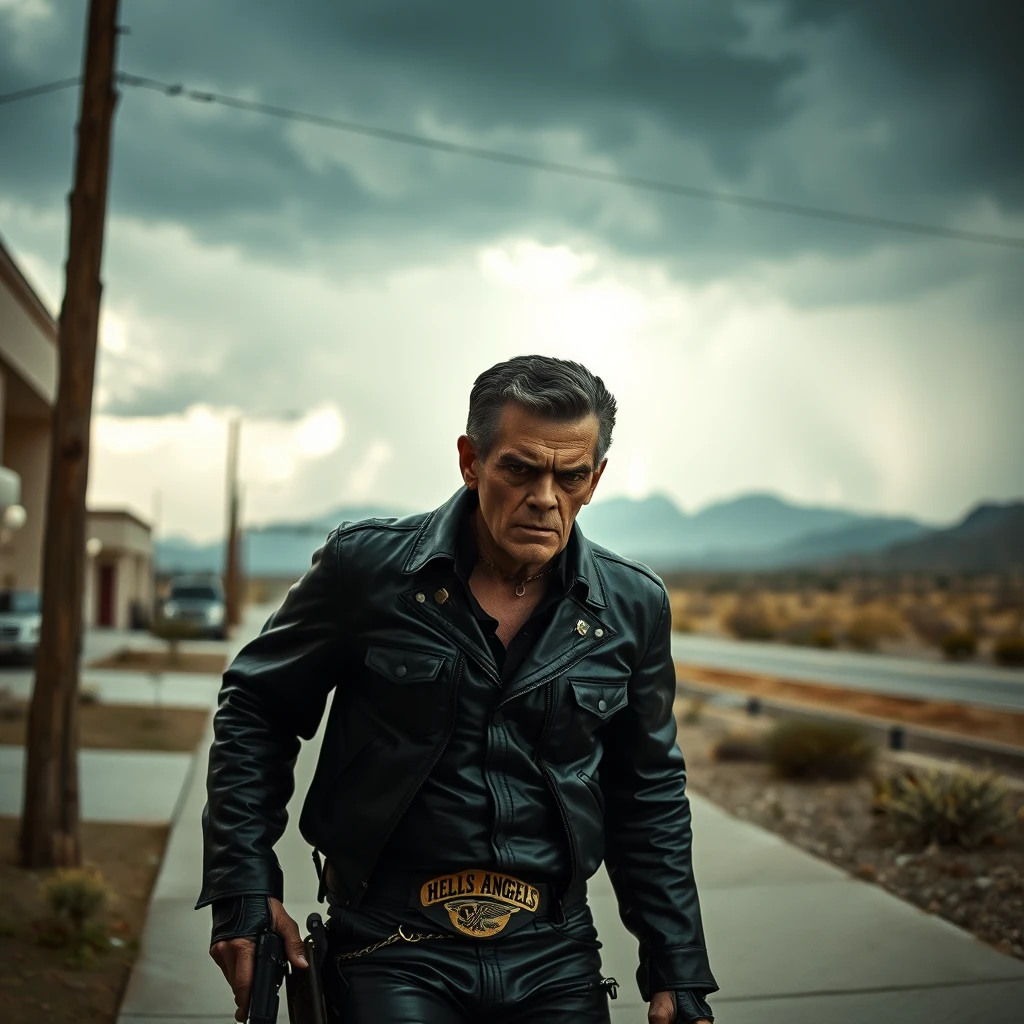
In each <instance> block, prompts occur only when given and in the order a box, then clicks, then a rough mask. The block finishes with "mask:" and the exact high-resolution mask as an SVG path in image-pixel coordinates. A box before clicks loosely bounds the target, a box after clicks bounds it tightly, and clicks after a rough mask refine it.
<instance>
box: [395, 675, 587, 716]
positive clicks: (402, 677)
mask: <svg viewBox="0 0 1024 1024" xmlns="http://www.w3.org/2000/svg"><path fill="white" fill-rule="evenodd" d="M408 672H409V670H408V669H407V668H406V667H405V666H404V665H399V666H398V668H396V669H395V675H396V676H398V678H399V679H404V678H405V677H406V675H407V674H408ZM601 703H602V704H603V703H604V701H602V702H601ZM602 710H603V709H602Z"/></svg>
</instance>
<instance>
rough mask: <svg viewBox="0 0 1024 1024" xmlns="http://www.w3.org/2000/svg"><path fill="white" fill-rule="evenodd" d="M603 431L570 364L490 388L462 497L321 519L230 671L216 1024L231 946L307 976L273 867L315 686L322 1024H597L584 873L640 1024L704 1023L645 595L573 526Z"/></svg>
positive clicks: (600, 997) (681, 783)
mask: <svg viewBox="0 0 1024 1024" xmlns="http://www.w3.org/2000/svg"><path fill="white" fill-rule="evenodd" d="M614 422H615V400H614V398H613V397H612V396H611V395H610V394H609V393H608V391H607V390H606V388H605V386H604V384H603V383H602V381H601V380H600V378H597V377H595V376H594V375H593V374H591V373H590V372H589V371H588V370H587V369H586V368H585V367H583V366H581V365H579V364H577V363H571V362H565V361H562V360H558V359H552V358H547V357H543V356H524V357H519V358H516V359H512V360H509V361H508V362H505V363H500V364H498V365H497V366H494V367H492V368H491V369H489V370H487V371H486V372H485V373H483V374H481V375H480V377H479V378H478V379H477V381H476V383H475V385H474V387H473V391H472V394H471V396H470V403H469V421H468V425H467V427H466V434H465V436H463V437H460V438H459V441H458V451H459V466H460V469H461V471H462V478H463V480H464V481H465V487H464V488H462V489H461V490H460V491H459V492H458V493H457V494H456V495H455V496H454V497H453V498H452V499H451V500H449V501H448V502H447V503H446V504H445V505H442V506H441V508H439V509H437V510H435V511H434V512H431V513H429V514H428V515H420V516H412V517H410V518H408V519H401V520H397V521H396V520H370V521H367V522H361V523H354V524H343V525H342V526H340V527H339V528H338V529H337V530H335V531H334V532H333V533H332V534H331V535H330V536H329V537H328V539H327V542H326V544H325V545H324V547H322V548H321V549H320V550H319V551H318V552H317V553H316V555H314V557H313V564H312V568H311V569H310V570H309V572H308V573H307V574H306V575H305V577H303V579H302V580H301V581H300V582H299V583H297V584H296V585H295V586H294V587H292V589H291V591H290V592H289V594H288V597H287V598H286V600H285V602H284V604H283V606H282V607H281V608H280V610H279V611H277V612H276V613H275V614H274V616H273V617H272V618H271V619H270V621H269V622H268V623H267V625H266V626H265V627H264V630H263V632H262V633H261V634H260V636H259V637H258V638H256V639H255V640H253V641H252V642H251V643H250V644H249V645H248V646H247V647H245V648H244V649H243V650H242V651H241V653H239V655H238V657H237V658H236V659H235V661H234V662H233V663H232V665H231V666H230V668H229V669H228V671H227V673H226V674H225V677H224V685H223V687H222V690H221V697H220V708H219V710H218V712H217V716H216V719H215V740H214V744H213V748H212V750H211V753H210V769H209V784H208V791H209V802H208V805H207V808H206V811H205V813H204V817H203V826H204V836H205V865H204V868H205V870H204V883H203V891H202V895H201V897H200V900H199V903H198V906H200V907H201V906H206V905H207V904H212V905H213V921H214V927H213V944H212V946H211V951H210V952H211V955H212V956H213V958H214V960H216V962H217V963H218V964H219V965H220V967H221V969H222V970H223V972H224V974H225V977H226V978H227V980H228V982H229V984H230V985H231V986H232V989H233V990H234V994H235V1002H236V1005H237V1006H238V1012H237V1013H236V1019H237V1020H240V1021H241V1020H244V1019H245V1014H246V1010H247V1006H248V1001H249V989H250V985H251V976H252V960H253V948H254V944H253V939H252V937H253V936H255V935H257V934H259V933H260V932H261V931H262V930H264V929H267V928H272V929H273V930H274V931H276V932H277V933H278V934H280V935H281V936H282V937H283V938H284V940H285V943H286V946H287V948H288V951H289V952H288V956H289V959H290V961H291V963H292V965H293V967H294V968H295V969H297V970H302V969H305V968H306V964H305V961H304V959H303V958H302V945H301V942H300V938H299V932H298V928H297V926H296V924H295V922H294V921H293V920H292V919H291V918H290V917H289V916H288V914H287V913H286V912H285V909H284V907H283V906H282V903H281V900H282V899H283V884H282V876H281V870H280V867H279V866H278V863H277V859H276V857H275V855H274V853H273V847H274V843H275V842H276V841H277V839H278V838H279V837H280V836H281V833H282V831H283V830H284V827H285V819H286V815H285V805H286V803H287V801H288V798H289V796H290V795H291V793H292V790H293V785H294V783H293V773H292V768H293V764H294V761H295V757H296V755H297V752H298V750H299V737H303V738H305V739H310V738H311V737H312V736H313V735H314V734H315V733H316V731H317V728H318V726H319V723H320V720H321V717H322V715H323V712H324V709H325V706H326V701H327V696H328V694H329V693H330V692H331V691H332V690H334V691H335V692H334V699H333V702H332V705H331V710H330V713H329V719H328V723H327V727H326V732H325V734H324V740H323V745H322V747H321V750H320V757H319V762H318V765H317V769H316V774H315V776H314V779H313V782H312V785H311V786H310V789H309V792H308V793H307V795H306V799H305V803H304V806H303V810H302V815H301V818H300V821H299V827H300V830H301V832H302V834H303V836H304V837H305V838H306V839H307V840H308V841H309V843H310V844H311V845H312V846H313V847H314V848H315V852H314V857H315V858H316V859H317V860H318V864H319V857H320V856H321V855H322V857H323V868H322V872H321V879H320V895H321V897H323V896H326V898H327V901H328V908H329V909H328V913H329V921H328V932H329V935H330V946H331V956H330V957H329V959H328V963H327V967H326V969H325V986H326V988H327V991H328V1000H329V1002H330V1004H331V1010H332V1011H333V1012H335V1013H336V1014H338V1019H340V1020H341V1021H344V1022H346V1024H365V1022H371V1021H372V1022H374V1024H463V1022H469V1021H478V1020H482V1019H485V1018H486V1019H488V1020H490V1021H493V1022H494V1024H500V1022H502V1021H509V1022H512V1021H522V1022H527V1021H528V1022H532V1024H555V1022H559V1024H560V1022H568V1021H571V1022H574V1024H591V1022H593V1024H597V1022H607V1021H608V1020H609V1009H608V1002H607V995H608V994H609V991H608V990H609V987H610V982H607V981H602V979H601V976H600V957H599V955H598V952H597V950H598V948H599V946H600V943H599V942H598V941H597V934H596V932H595V930H594V925H593V920H592V918H591V916H590V911H589V909H588V907H587V903H586V880H587V879H588V878H589V877H590V876H591V875H593V874H594V872H595V871H596V870H597V869H598V867H599V866H600V864H601V862H602V860H604V862H605V863H606V865H607V867H608V873H609V875H610V877H611V880H612V884H613V886H614V888H615V893H616V896H617V899H618V902H619V909H620V913H621V916H622V920H623V922H624V923H625V925H626V927H627V928H629V929H630V931H632V932H633V934H634V935H636V936H637V938H638V939H639V941H640V969H639V971H638V974H637V978H638V982H639V985H640V989H641V992H642V994H643V997H644V998H645V999H648V1000H649V1001H650V1008H649V1014H648V1017H649V1020H650V1021H652V1022H655V1024H672V1022H675V1021H685V1022H696V1021H710V1020H712V1016H711V1011H710V1008H709V1007H708V1005H707V1003H706V1002H705V1001H704V996H705V995H707V994H708V993H710V992H714V991H715V990H716V989H717V985H716V984H715V979H714V977H713V976H712V974H711V970H710V967H709V965H708V958H707V952H706V950H705V944H704V935H703V930H702V926H701V920H700V910H699V906H698V900H697V891H696V887H695V884H694V879H693V874H692V871H691V865H690V842H691V831H690V814H689V804H688V801H687V798H686V794H685V779H686V776H685V768H684V764H683V759H682V756H681V754H680V752H679V749H678V747H677V746H676V742H675V737H676V730H675V721H674V718H673V715H672V704H673V698H674V695H675V671H674V668H673V664H672V654H671V635H670V630H671V623H670V615H669V606H668V599H667V595H666V593H665V589H664V587H663V585H662V584H661V582H660V580H658V578H657V577H656V576H654V574H653V573H651V572H650V571H649V570H648V569H646V568H645V567H644V566H641V565H637V564H636V563H633V562H630V561H627V560H626V559H624V558H620V557H618V556H617V555H614V554H612V553H611V552H609V551H606V550H604V549H602V548H599V547H597V546H596V545H592V544H590V543H589V542H588V541H587V540H586V539H585V538H584V536H583V535H582V533H581V532H580V530H579V528H578V527H577V526H576V525H575V520H576V516H577V514H578V512H579V511H580V509H581V508H582V506H583V505H586V504H587V503H589V501H590V499H591V498H592V497H593V495H594V491H595V489H596V487H597V485H598V482H599V481H600V479H601V476H602V474H603V473H604V470H605V466H606V458H605V456H606V453H607V451H608V447H609V445H610V443H611V435H612V428H613V426H614ZM316 851H319V853H317V852H316ZM610 994H614V992H613V991H612V992H611V993H610Z"/></svg>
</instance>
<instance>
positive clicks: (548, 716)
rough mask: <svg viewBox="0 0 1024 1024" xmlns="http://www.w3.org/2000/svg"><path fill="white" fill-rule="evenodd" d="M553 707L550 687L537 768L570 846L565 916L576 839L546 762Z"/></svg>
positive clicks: (571, 883) (546, 695) (545, 702)
mask: <svg viewBox="0 0 1024 1024" xmlns="http://www.w3.org/2000/svg"><path fill="white" fill-rule="evenodd" d="M553 705H554V697H553V695H552V693H551V687H550V686H549V687H548V691H547V693H546V694H545V695H544V731H543V732H542V733H541V741H540V749H539V751H538V757H537V761H536V764H537V767H538V768H540V770H541V774H542V775H543V776H544V781H545V782H546V783H547V784H548V789H549V790H551V796H552V797H553V798H554V801H555V806H556V807H557V808H558V814H559V817H560V818H561V819H562V828H563V829H565V838H566V841H567V842H568V844H569V860H570V867H569V885H568V887H567V888H566V890H565V893H563V894H562V900H561V902H562V913H563V915H564V913H565V909H564V900H565V895H566V894H567V893H570V892H571V891H572V887H573V885H575V883H576V861H577V856H576V839H575V837H574V836H573V834H572V829H571V828H570V827H569V815H568V813H567V811H566V809H565V804H564V803H563V802H562V798H561V796H560V795H559V793H558V787H557V785H556V784H555V777H554V775H553V774H552V772H551V769H550V768H549V767H548V764H547V762H546V761H545V760H544V753H545V750H546V749H547V743H548V734H549V733H550V732H551V720H552V717H553V710H554V708H553Z"/></svg>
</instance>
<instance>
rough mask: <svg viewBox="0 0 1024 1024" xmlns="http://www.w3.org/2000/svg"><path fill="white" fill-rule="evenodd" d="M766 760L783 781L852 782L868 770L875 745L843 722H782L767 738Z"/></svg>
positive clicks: (862, 732)
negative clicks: (821, 780)
mask: <svg viewBox="0 0 1024 1024" xmlns="http://www.w3.org/2000/svg"><path fill="white" fill-rule="evenodd" d="M767 750H768V759H769V761H771V764H772V767H773V768H774V769H775V773H776V774H777V775H779V776H781V777H782V778H786V779H835V780H840V781H842V780H846V779H856V778H858V777H859V776H861V775H864V774H866V773H867V772H868V770H869V769H870V767H871V765H872V763H873V762H874V759H875V745H874V744H873V743H872V742H871V740H870V739H868V737H867V734H866V733H865V732H864V730H863V729H861V728H860V727H859V726H856V725H851V724H849V723H847V722H823V721H815V720H813V719H800V718H793V719H784V720H783V721H781V722H779V723H778V724H777V725H776V726H775V728H774V729H772V731H771V733H769V735H768V738H767Z"/></svg>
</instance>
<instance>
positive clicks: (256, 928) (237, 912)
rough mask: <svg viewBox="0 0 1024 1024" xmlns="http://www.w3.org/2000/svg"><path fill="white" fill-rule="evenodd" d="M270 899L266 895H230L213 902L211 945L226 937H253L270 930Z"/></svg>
mask: <svg viewBox="0 0 1024 1024" xmlns="http://www.w3.org/2000/svg"><path fill="white" fill-rule="evenodd" d="M270 922H271V914H270V900H269V899H268V898H267V897H266V896H229V897H228V898H227V899H222V900H214V902H213V931H212V933H211V935H210V945H211V946H212V945H213V944H214V943H215V942H222V941H224V940H225V939H239V938H245V939H252V938H255V937H256V936H257V935H259V934H261V933H262V932H265V931H269V930H270Z"/></svg>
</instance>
